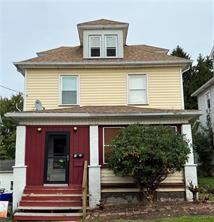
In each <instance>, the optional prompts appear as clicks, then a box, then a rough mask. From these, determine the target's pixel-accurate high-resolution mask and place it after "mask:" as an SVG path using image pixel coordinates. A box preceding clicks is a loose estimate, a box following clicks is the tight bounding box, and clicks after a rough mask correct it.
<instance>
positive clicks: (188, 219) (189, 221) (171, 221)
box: [115, 216, 214, 222]
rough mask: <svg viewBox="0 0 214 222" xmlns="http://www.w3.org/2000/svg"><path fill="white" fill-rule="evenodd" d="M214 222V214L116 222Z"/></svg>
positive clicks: (118, 221)
mask: <svg viewBox="0 0 214 222" xmlns="http://www.w3.org/2000/svg"><path fill="white" fill-rule="evenodd" d="M128 221H130V222H131V221H135V222H141V221H142V222H214V216H185V217H174V218H162V219H153V220H116V221H115V222H128Z"/></svg>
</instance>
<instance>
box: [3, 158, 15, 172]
mask: <svg viewBox="0 0 214 222" xmlns="http://www.w3.org/2000/svg"><path fill="white" fill-rule="evenodd" d="M14 165H15V160H0V171H13V166H14Z"/></svg>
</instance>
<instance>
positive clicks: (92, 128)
mask: <svg viewBox="0 0 214 222" xmlns="http://www.w3.org/2000/svg"><path fill="white" fill-rule="evenodd" d="M128 26H129V25H128V23H123V22H117V21H111V20H105V19H100V20H96V21H90V22H85V23H81V24H78V25H77V28H78V33H79V40H80V45H78V46H74V47H59V48H55V49H51V50H48V51H43V52H39V53H37V57H35V58H32V59H28V60H25V61H21V62H16V63H15V66H16V67H17V69H18V71H19V72H20V73H21V74H22V75H23V76H24V78H25V93H24V96H25V98H24V111H23V112H15V113H8V114H7V116H8V117H12V118H14V119H16V120H17V121H18V123H19V126H17V139H16V161H15V166H14V203H13V208H14V210H15V209H17V206H18V212H17V213H16V219H17V220H27V219H29V220H36V219H42V220H48V219H52V220H53V219H54V218H55V219H58V220H59V219H60V220H63V219H64V220H66V218H67V219H68V220H69V218H71V216H72V215H73V216H74V214H72V215H71V214H70V213H68V214H63V215H64V216H63V218H62V214H60V212H59V210H68V211H69V210H75V209H76V210H81V209H82V205H81V201H82V199H81V198H82V193H81V192H82V187H81V186H82V183H83V181H85V179H84V178H85V175H86V172H87V171H85V170H84V169H87V168H88V189H89V206H90V208H94V207H96V206H97V204H99V203H100V200H101V199H102V200H105V201H106V202H108V201H109V202H111V201H113V202H114V201H119V200H121V199H123V201H124V202H125V201H129V200H133V201H134V200H136V199H135V194H136V193H137V192H138V189H137V188H136V186H135V185H134V183H133V181H132V179H131V178H128V177H127V178H122V177H117V176H115V175H114V174H113V173H112V172H111V171H110V170H108V169H107V168H106V163H107V162H108V154H109V144H110V141H111V139H112V138H114V136H115V135H117V133H118V132H119V130H120V129H121V127H125V126H127V125H129V124H133V123H140V124H166V125H169V126H172V127H174V129H175V130H176V131H177V132H178V133H182V134H185V136H186V138H187V139H188V141H189V146H190V149H191V153H190V155H189V160H188V162H187V164H186V165H185V167H184V171H183V172H176V173H175V174H173V175H170V176H169V177H168V178H167V179H166V180H165V181H163V183H162V184H161V186H160V188H159V189H158V196H159V198H160V199H161V198H162V199H163V198H167V196H170V197H174V198H183V199H184V198H186V199H188V200H189V199H191V198H192V196H191V193H190V192H189V191H188V190H187V189H186V184H187V183H188V182H190V181H192V182H193V183H194V184H195V185H197V174H196V165H195V164H194V161H193V152H192V146H191V144H192V136H191V126H190V124H189V121H190V120H191V119H192V118H193V117H196V116H198V115H200V113H199V111H194V110H185V109H184V99H183V84H182V73H183V72H184V71H185V70H186V69H187V68H188V66H189V65H190V64H191V61H190V60H187V59H182V58H178V57H175V56H170V55H168V50H167V49H163V48H158V47H153V46H148V45H127V43H126V39H127V32H128ZM136 33H137V30H136ZM38 100H40V101H38ZM41 103H42V104H41ZM86 160H87V161H88V167H87V168H86V167H85V168H84V166H87V165H84V163H85V161H86ZM127 197H128V200H127V199H126V198H127ZM78 198H79V199H78ZM44 200H45V201H44ZM19 210H22V212H19ZM42 210H45V211H43V212H47V210H52V211H53V212H54V210H57V212H55V213H51V214H50V213H49V214H47V213H42V212H41V211H42ZM31 211H33V212H31ZM37 212H39V214H37ZM66 212H67V211H66ZM75 215H76V216H77V214H75ZM78 215H79V214H78ZM66 216H67V217H66Z"/></svg>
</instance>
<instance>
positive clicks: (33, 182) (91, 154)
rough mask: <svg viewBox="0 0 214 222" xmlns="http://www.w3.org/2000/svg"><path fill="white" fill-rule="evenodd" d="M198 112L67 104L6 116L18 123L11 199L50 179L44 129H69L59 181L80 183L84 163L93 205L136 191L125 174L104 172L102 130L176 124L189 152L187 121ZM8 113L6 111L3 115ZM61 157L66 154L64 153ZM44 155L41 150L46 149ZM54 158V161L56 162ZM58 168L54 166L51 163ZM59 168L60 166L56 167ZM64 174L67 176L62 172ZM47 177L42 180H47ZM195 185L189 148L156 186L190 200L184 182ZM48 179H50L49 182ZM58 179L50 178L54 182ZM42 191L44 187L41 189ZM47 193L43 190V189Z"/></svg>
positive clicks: (14, 204) (162, 190)
mask: <svg viewBox="0 0 214 222" xmlns="http://www.w3.org/2000/svg"><path fill="white" fill-rule="evenodd" d="M198 115H200V112H199V111H187V110H160V109H146V108H140V107H139V108H138V107H129V106H119V107H118V106H115V107H72V108H65V109H57V110H44V111H32V112H22V113H13V114H10V116H11V117H13V118H15V119H17V120H18V121H19V124H20V126H18V127H17V141H16V163H15V166H14V175H15V184H14V203H13V207H14V209H16V207H17V204H18V203H19V201H20V200H21V196H22V193H23V191H24V188H25V187H26V186H27V187H29V186H30V187H32V186H35V187H37V186H44V185H46V183H49V182H51V181H49V180H53V178H52V179H50V178H51V177H50V178H49V179H48V177H47V175H48V174H47V175H46V174H45V173H44V172H45V171H44V170H45V169H46V171H47V169H48V168H47V167H45V152H44V147H46V148H47V146H46V145H45V144H46V142H45V141H46V138H47V134H48V133H54V134H56V133H59V134H60V133H69V139H68V142H66V143H65V144H67V143H69V149H68V150H69V161H68V163H67V167H66V169H67V172H66V171H63V172H64V174H63V175H64V176H63V178H64V179H65V180H64V181H61V182H62V183H61V184H64V185H67V186H68V187H69V186H76V185H77V186H79V185H81V182H82V175H83V165H84V164H83V163H84V161H85V160H87V161H88V163H89V166H88V179H89V180H88V189H89V192H88V193H89V206H90V208H95V207H97V205H99V204H100V200H101V199H103V197H105V196H108V195H109V194H112V195H115V193H132V192H138V191H137V189H136V188H135V187H134V184H133V181H130V178H117V177H115V176H114V175H112V172H107V171H106V169H105V167H104V166H103V165H104V158H103V157H104V152H105V151H104V150H105V149H104V146H105V145H108V144H106V143H105V139H104V135H103V132H104V128H114V127H117V128H118V127H125V126H127V125H129V124H133V123H140V124H164V125H169V126H173V127H176V130H180V133H182V134H184V135H185V136H186V137H187V139H188V141H189V146H190V149H191V151H192V136H191V126H190V125H189V120H190V119H191V118H193V117H196V116H198ZM8 116H9V115H8ZM63 155H64V160H66V161H67V159H66V158H67V157H66V156H67V155H68V153H66V152H64V154H63ZM46 156H47V153H46ZM46 160H47V158H46ZM56 162H57V161H56ZM52 166H54V167H52V168H53V169H52V170H55V169H54V168H56V169H57V168H60V164H56V165H54V164H53V165H52ZM61 170H62V169H61ZM66 175H68V177H67V176H66ZM47 179H48V180H47ZM188 181H193V182H194V184H197V175H196V165H195V164H194V162H193V152H191V153H190V155H189V160H188V162H187V164H186V166H185V168H184V172H181V173H180V174H179V173H178V174H177V175H176V176H175V175H174V176H171V179H170V178H169V179H168V181H167V182H165V183H163V184H162V187H160V188H159V191H160V192H162V193H164V192H182V193H183V194H185V196H186V199H187V200H190V199H191V193H189V192H188V190H186V185H185V184H186V183H187V182H188ZM52 182H53V181H52ZM59 182H60V181H57V180H56V181H55V183H58V184H59ZM44 190H45V189H44ZM45 191H47V190H45Z"/></svg>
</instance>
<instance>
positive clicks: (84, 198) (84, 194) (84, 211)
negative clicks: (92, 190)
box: [82, 160, 88, 219]
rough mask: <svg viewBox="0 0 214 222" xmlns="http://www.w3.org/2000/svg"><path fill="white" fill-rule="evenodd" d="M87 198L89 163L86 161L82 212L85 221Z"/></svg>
mask: <svg viewBox="0 0 214 222" xmlns="http://www.w3.org/2000/svg"><path fill="white" fill-rule="evenodd" d="M87 196H88V161H87V160H86V161H85V162H84V169H83V178H82V211H83V219H84V218H85V217H86V208H87Z"/></svg>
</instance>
